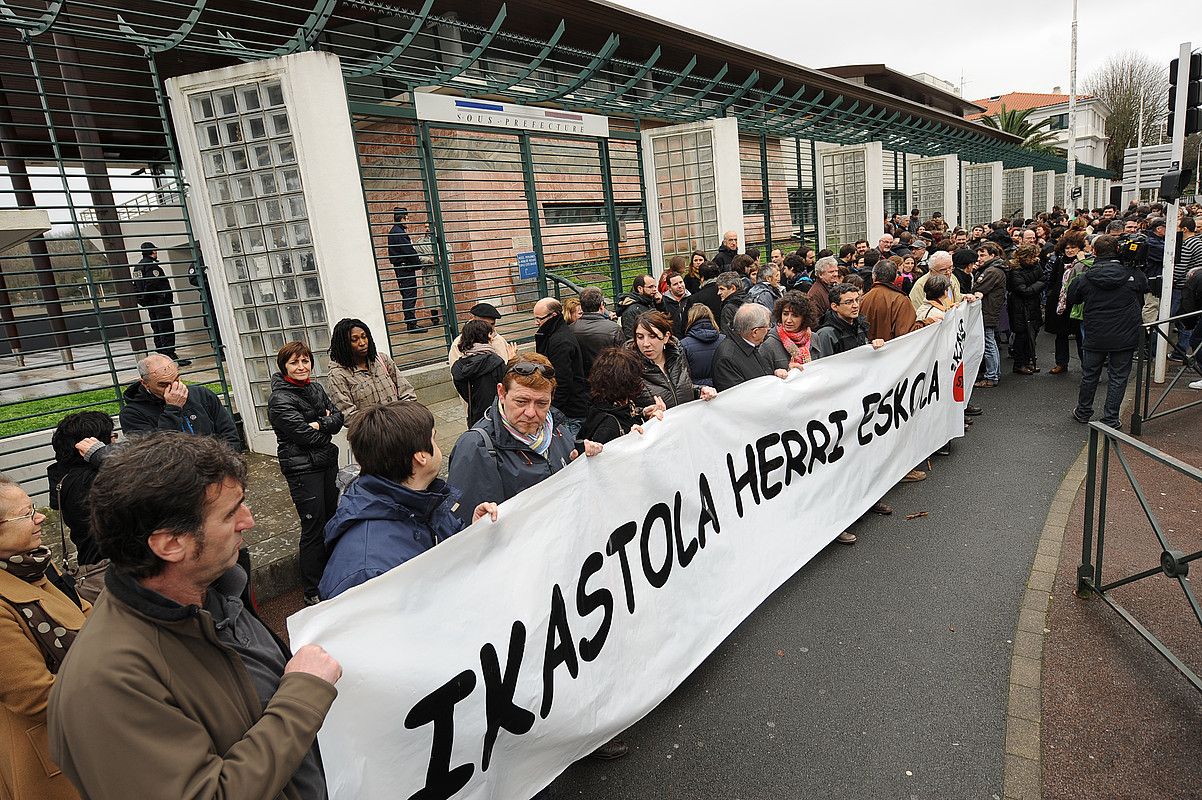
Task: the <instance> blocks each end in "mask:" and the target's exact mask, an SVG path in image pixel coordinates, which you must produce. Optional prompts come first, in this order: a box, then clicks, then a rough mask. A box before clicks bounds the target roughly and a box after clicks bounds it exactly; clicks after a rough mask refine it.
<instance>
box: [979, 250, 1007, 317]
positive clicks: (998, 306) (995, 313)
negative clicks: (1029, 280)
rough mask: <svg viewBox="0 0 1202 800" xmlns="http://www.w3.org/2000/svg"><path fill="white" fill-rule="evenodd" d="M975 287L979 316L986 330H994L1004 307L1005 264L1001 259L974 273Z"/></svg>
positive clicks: (996, 259)
mask: <svg viewBox="0 0 1202 800" xmlns="http://www.w3.org/2000/svg"><path fill="white" fill-rule="evenodd" d="M976 278H977V280H976V286H975V287H973V288H974V289H975V290H976V291H978V292H980V293H981V316H982V317H983V318H984V325H985V327H986V328H996V327H997V326H998V320H999V319H1001V316H1002V307H1003V306H1005V305H1006V283H1007V280H1008V279H1007V276H1006V262H1005V261H1004V260H1002V259H1001V258H995V259H993V261H990V262H989V264H988V266H986V267H984V268H982V269H979V270H978V271H977V273H976Z"/></svg>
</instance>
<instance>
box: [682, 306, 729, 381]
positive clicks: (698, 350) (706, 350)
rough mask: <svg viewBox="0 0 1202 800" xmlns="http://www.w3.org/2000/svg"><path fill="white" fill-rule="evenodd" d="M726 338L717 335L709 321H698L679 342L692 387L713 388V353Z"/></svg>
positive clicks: (719, 334)
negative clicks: (691, 380)
mask: <svg viewBox="0 0 1202 800" xmlns="http://www.w3.org/2000/svg"><path fill="white" fill-rule="evenodd" d="M725 338H726V337H725V336H723V335H722V334H721V333H718V331H717V330H715V329H714V326H713V325H710V323H709V320H707V319H700V320H697V322H695V323H694V324H693V327H691V328H689V332H688V334H686V335H685V337H684V338H683V339H681V340H680V350H681V352H682V353H684V355H685V358H687V359H688V362H689V377H691V378H692V379H693V385H694V386H713V385H714V378H713V367H714V353H716V352H717V350H718V345H719V344H720V343H721V342H722V340H723V339H725Z"/></svg>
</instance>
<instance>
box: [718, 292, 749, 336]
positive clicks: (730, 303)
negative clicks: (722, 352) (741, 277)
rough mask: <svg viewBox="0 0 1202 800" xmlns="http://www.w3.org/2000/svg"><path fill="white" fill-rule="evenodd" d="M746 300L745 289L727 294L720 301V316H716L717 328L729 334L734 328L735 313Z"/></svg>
mask: <svg viewBox="0 0 1202 800" xmlns="http://www.w3.org/2000/svg"><path fill="white" fill-rule="evenodd" d="M746 302H747V290H746V289H739V290H738V291H736V292H735V293H734V294H732V295H729V296H728V297H727V298H726V300H725V301H723V303H722V316H720V317H719V318H718V330H720V331H722V332H723V333H725V334H726V335H727V336H731V335H732V332H733V330H734V324H735V314H737V313H738V311H739V309H740V308H742V307H743V304H744V303H746Z"/></svg>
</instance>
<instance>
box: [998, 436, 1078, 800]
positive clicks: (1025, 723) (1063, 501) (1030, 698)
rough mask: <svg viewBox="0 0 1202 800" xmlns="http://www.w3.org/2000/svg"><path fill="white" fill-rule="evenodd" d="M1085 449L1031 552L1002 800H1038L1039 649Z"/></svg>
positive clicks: (1017, 638)
mask: <svg viewBox="0 0 1202 800" xmlns="http://www.w3.org/2000/svg"><path fill="white" fill-rule="evenodd" d="M1088 454H1089V445H1088V444H1086V445H1085V447H1083V448H1081V453H1080V455H1078V456H1077V460H1076V461H1074V462H1073V465H1072V466H1071V467H1069V468H1068V471H1067V472H1066V473H1065V474H1064V479H1063V480H1062V481H1061V482H1060V487H1059V488H1058V489H1057V490H1056V495H1055V497H1053V499H1052V505H1051V507H1050V508H1049V509H1048V516H1047V518H1046V519H1045V520H1044V524H1043V533H1042V534H1040V537H1039V545H1038V547H1037V548H1036V550H1035V558H1034V560H1033V563H1032V565H1031V574H1030V575H1029V576H1028V578H1027V585H1026V590H1025V591H1024V593H1023V599H1022V604H1021V605H1020V606H1019V610H1018V625H1017V626H1015V630H1014V638H1013V640H1012V641H1013V642H1014V646H1013V649H1012V651H1011V655H1010V685H1009V699H1008V701H1007V703H1006V749H1005V765H1004V767H1003V771H1002V793H1003V797H1004V798H1005V800H1041V795H1042V791H1043V776H1042V771H1041V767H1040V738H1039V736H1040V733H1039V732H1040V721H1041V714H1042V699H1041V697H1042V685H1041V675H1042V671H1043V643H1044V636H1045V635H1046V634H1047V633H1048V632H1049V631H1048V628H1047V615H1048V606H1049V605H1050V603H1051V600H1052V584H1053V582H1054V581H1055V580H1056V570H1057V568H1058V567H1059V565H1060V550H1061V545H1062V544H1063V543H1064V529H1065V528H1066V527H1068V521H1069V514H1070V513H1071V512H1072V508H1073V501H1074V500H1076V497H1077V492H1078V491H1079V490H1080V488H1081V484H1082V483H1084V482H1085V474H1086V465H1087V464H1088Z"/></svg>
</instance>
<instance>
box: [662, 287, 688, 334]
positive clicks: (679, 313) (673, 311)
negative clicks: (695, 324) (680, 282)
mask: <svg viewBox="0 0 1202 800" xmlns="http://www.w3.org/2000/svg"><path fill="white" fill-rule="evenodd" d="M688 301H689V296H688V295H685V296H684V297H682V298H680V299H679V300H677V299H676V298H675V297H673V296H672V295H670V294H665V295H664V313H665V314H667V315H668V316H669V317H671V318H672V335H673V336H677V337H679V336H683V335H684V323H685V318H686V317H687V312H686V311H685V307H686V305H687V303H688Z"/></svg>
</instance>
